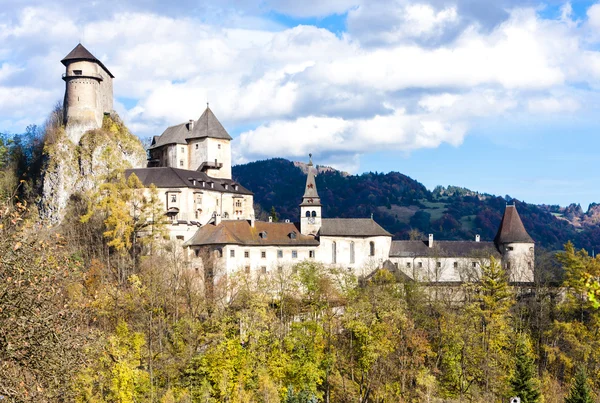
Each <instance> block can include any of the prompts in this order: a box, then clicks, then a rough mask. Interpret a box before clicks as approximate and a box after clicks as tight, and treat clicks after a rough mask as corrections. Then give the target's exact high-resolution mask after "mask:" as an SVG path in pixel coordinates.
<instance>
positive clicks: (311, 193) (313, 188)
mask: <svg viewBox="0 0 600 403" xmlns="http://www.w3.org/2000/svg"><path fill="white" fill-rule="evenodd" d="M315 173H316V169H315V167H314V166H313V163H312V155H311V156H310V160H309V162H308V172H307V175H306V187H305V188H304V196H302V204H304V203H306V202H307V199H313V200H314V199H316V201H317V203H318V199H319V193H317V183H316V182H315ZM309 204H310V203H309Z"/></svg>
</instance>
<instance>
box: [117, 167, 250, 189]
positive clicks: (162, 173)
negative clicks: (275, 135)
mask: <svg viewBox="0 0 600 403" xmlns="http://www.w3.org/2000/svg"><path fill="white" fill-rule="evenodd" d="M132 173H134V174H135V175H136V176H137V177H138V178H139V179H140V181H142V183H143V184H144V186H150V185H151V184H154V186H156V187H158V188H183V187H186V188H193V189H203V190H213V191H217V192H227V193H237V194H242V195H251V194H252V192H251V191H249V190H248V189H246V188H245V187H243V186H242V185H240V184H238V183H237V182H235V181H233V180H231V179H221V178H213V177H211V176H208V175H207V174H206V173H204V172H198V171H190V170H187V169H179V168H171V167H157V168H135V169H126V170H125V175H126V176H127V177H129V175H131V174H132ZM194 179H195V180H196V184H194ZM202 182H204V183H205V184H204V186H202ZM211 182H214V187H213V188H211V187H210V183H211ZM225 185H227V189H225ZM234 185H238V189H237V190H235V188H234Z"/></svg>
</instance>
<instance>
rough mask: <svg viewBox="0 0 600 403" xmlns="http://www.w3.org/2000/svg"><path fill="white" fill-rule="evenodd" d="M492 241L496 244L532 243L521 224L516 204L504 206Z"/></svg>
mask: <svg viewBox="0 0 600 403" xmlns="http://www.w3.org/2000/svg"><path fill="white" fill-rule="evenodd" d="M494 242H495V243H496V245H501V244H505V243H534V241H533V239H532V238H531V237H530V236H529V234H528V233H527V231H526V230H525V227H524V226H523V221H521V217H519V213H518V212H517V207H516V206H514V205H512V206H506V209H505V210H504V216H503V217H502V222H501V223H500V228H499V229H498V233H497V234H496V237H495V238H494Z"/></svg>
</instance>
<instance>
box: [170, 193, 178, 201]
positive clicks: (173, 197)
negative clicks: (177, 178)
mask: <svg viewBox="0 0 600 403" xmlns="http://www.w3.org/2000/svg"><path fill="white" fill-rule="evenodd" d="M171 203H177V195H176V194H172V195H171Z"/></svg>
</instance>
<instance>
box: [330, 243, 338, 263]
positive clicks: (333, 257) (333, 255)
mask: <svg viewBox="0 0 600 403" xmlns="http://www.w3.org/2000/svg"><path fill="white" fill-rule="evenodd" d="M331 263H337V244H336V243H335V241H334V242H333V243H332V244H331Z"/></svg>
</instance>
